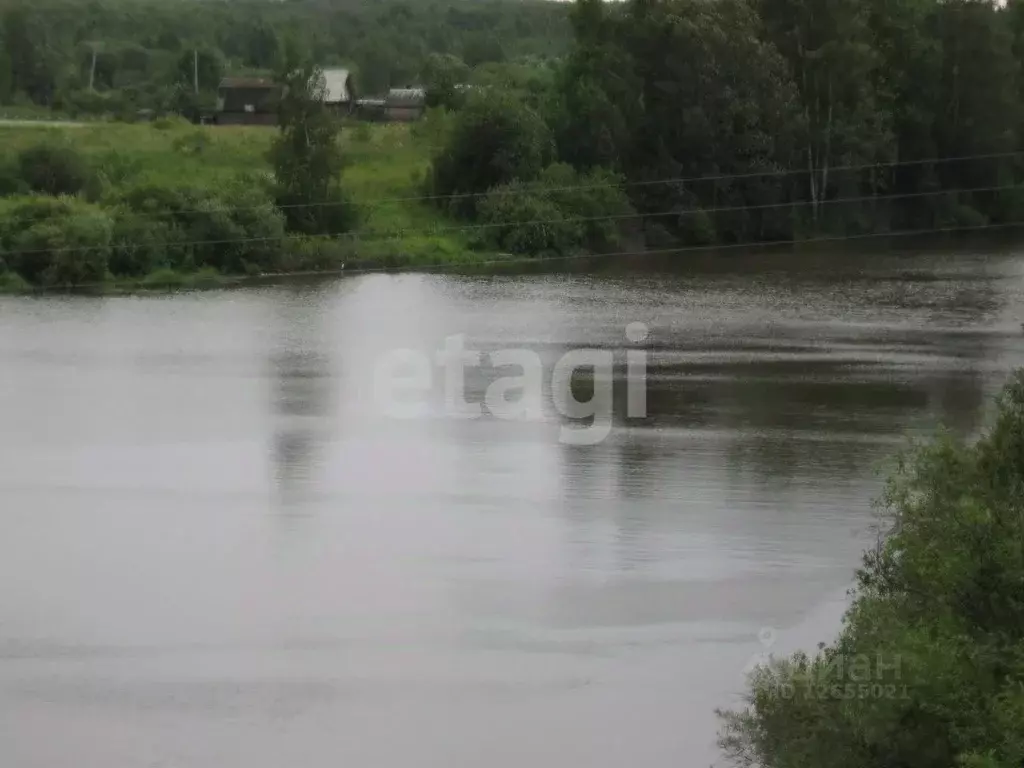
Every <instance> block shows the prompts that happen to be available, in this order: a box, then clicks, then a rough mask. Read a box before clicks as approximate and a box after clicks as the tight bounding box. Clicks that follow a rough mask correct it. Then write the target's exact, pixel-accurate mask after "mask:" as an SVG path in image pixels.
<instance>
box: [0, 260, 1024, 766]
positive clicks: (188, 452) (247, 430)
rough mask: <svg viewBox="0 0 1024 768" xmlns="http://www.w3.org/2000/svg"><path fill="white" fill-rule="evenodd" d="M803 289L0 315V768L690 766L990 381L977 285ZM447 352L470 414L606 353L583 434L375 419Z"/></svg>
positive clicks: (438, 379)
mask: <svg viewBox="0 0 1024 768" xmlns="http://www.w3.org/2000/svg"><path fill="white" fill-rule="evenodd" d="M825 267H827V268H825ZM825 267H823V266H822V263H821V262H820V261H819V262H815V261H811V260H807V259H795V260H791V261H786V260H779V259H775V258H765V259H764V260H761V261H757V260H753V259H734V260H718V261H714V262H712V261H701V260H699V259H694V260H693V262H687V267H686V268H685V269H677V270H676V271H674V272H673V273H664V274H652V273H647V274H642V275H606V276H603V277H599V276H587V275H575V276H556V275H541V276H529V277H518V278H517V277H508V276H502V277H472V278H470V277H466V278H459V277H445V276H416V275H408V276H401V277H394V276H382V275H376V276H364V277H358V278H352V279H347V280H343V281H336V282H328V283H322V284H314V285H305V286H303V285H295V286H290V287H280V288H268V289H265V290H254V291H236V292H223V293H218V292H214V293H201V294H192V295H181V296H170V297H160V298H139V299H124V298H109V299H84V298H83V299H70V298H52V299H31V300H26V299H3V300H0V396H2V397H3V398H4V403H5V405H6V406H7V408H5V418H4V422H5V423H4V426H5V431H4V433H3V435H2V436H0V466H2V467H3V468H4V470H3V474H2V475H0V530H2V535H0V709H2V711H3V712H4V717H3V718H0V760H2V762H3V763H4V764H10V765H17V766H33V765H40V766H43V765H47V766H49V765H63V764H67V763H69V762H72V761H73V762H76V763H77V762H80V763H85V764H88V765H138V764H143V763H151V762H158V763H161V764H187V765H197V766H205V765H210V766H213V765H217V766H228V767H231V766H239V767H240V768H241V767H242V766H244V768H263V767H264V766H265V767H266V768H270V767H271V766H273V767H275V768H276V767H277V766H280V765H287V764H299V763H301V764H302V765H309V766H318V765H323V766H328V765H336V764H338V763H346V762H347V763H352V764H358V765H376V766H406V765H410V764H416V765H423V766H450V765H452V764H476V763H478V762H482V761H484V760H486V761H487V762H488V763H489V764H495V763H496V764H498V765H499V766H500V765H509V766H518V765H521V764H531V763H532V764H540V765H555V764H588V765H592V766H618V765H623V764H626V763H636V764H644V765H668V764H673V765H694V766H707V765H709V764H711V763H713V762H714V761H715V760H716V755H715V753H714V750H713V746H712V744H713V738H714V729H715V722H714V717H713V714H712V712H713V709H714V707H716V706H721V705H724V704H728V703H729V702H730V701H731V700H732V697H733V696H735V694H736V693H737V692H738V691H739V690H740V687H741V684H742V670H743V668H744V666H745V664H746V663H747V662H748V661H749V659H750V658H751V656H752V654H757V653H760V652H762V651H763V650H765V649H764V648H762V647H761V645H760V643H759V641H758V639H757V638H758V631H759V630H760V629H762V628H764V627H771V628H772V629H773V631H774V633H775V634H774V635H773V637H776V638H778V644H777V646H775V649H776V650H788V649H790V648H794V647H798V646H801V645H803V646H808V645H813V643H814V642H816V641H817V640H819V639H824V638H827V637H828V635H829V634H830V633H832V632H833V631H834V630H835V627H836V622H837V620H838V616H839V614H840V613H841V610H842V604H843V603H842V600H843V594H844V590H845V588H846V587H847V586H848V584H849V580H850V575H851V571H852V568H853V567H854V566H855V564H856V562H857V558H858V556H859V552H860V550H861V548H862V547H863V546H864V544H865V543H866V542H870V541H871V540H872V536H873V533H872V526H873V525H874V523H875V520H874V517H873V513H872V510H871V507H870V501H871V499H872V497H873V496H874V495H875V494H876V493H877V492H878V489H879V487H880V481H881V480H880V474H879V471H878V470H879V469H880V468H883V467H884V466H885V462H886V460H887V457H889V456H890V455H891V454H892V452H893V451H894V450H896V449H897V448H898V447H900V445H901V444H902V442H903V440H904V437H905V436H906V435H907V434H915V433H916V434H920V433H923V432H927V431H928V430H931V429H933V428H934V426H935V425H936V424H938V423H940V422H942V423H944V424H946V425H947V426H948V427H950V428H951V429H952V430H954V431H955V432H957V433H959V434H962V435H970V434H972V433H974V432H976V431H977V430H978V429H979V427H980V426H981V425H982V423H983V419H984V414H985V412H986V407H987V404H988V400H989V398H990V397H991V395H992V394H993V393H994V392H995V391H996V389H997V388H998V386H999V385H1000V383H1001V381H1002V378H1003V376H1004V374H1005V372H1006V371H1007V370H1008V368H1009V367H1011V366H1014V365H1017V364H1019V363H1020V362H1021V360H1022V356H1021V353H1022V351H1024V344H1022V343H1021V342H1022V340H1024V337H1022V335H1021V332H1020V321H1021V319H1022V318H1024V301H1022V296H1024V294H1022V291H1021V286H1022V285H1024V280H1022V278H1024V274H1022V269H1024V268H1022V267H1020V266H1018V262H1017V261H1015V260H1013V259H1010V258H1004V257H1001V256H999V255H998V254H961V255H958V256H948V255H945V256H935V257H918V258H917V259H914V260H909V259H902V258H893V257H877V258H870V259H869V258H866V257H865V258H861V259H859V260H857V261H849V260H847V261H842V262H836V261H833V262H832V263H831V264H826V265H825ZM632 322H642V323H645V324H646V325H647V326H648V327H649V328H650V337H649V338H648V339H647V340H646V341H645V342H644V348H645V349H646V351H647V354H648V362H647V370H648V380H647V416H646V417H645V418H641V419H627V418H625V416H624V414H625V412H626V408H625V402H626V381H625V373H624V360H625V350H626V349H627V347H628V348H631V349H637V348H638V347H637V346H636V345H630V344H629V343H628V342H627V340H626V336H625V328H626V326H627V325H628V324H629V323H632ZM457 334H464V336H465V345H466V347H467V348H468V349H472V350H479V351H481V352H482V353H483V354H484V362H485V364H484V365H481V366H480V367H479V368H478V369H472V370H469V371H468V372H467V376H466V399H467V400H468V401H470V402H479V401H481V400H482V398H483V394H484V392H485V391H486V389H487V387H488V386H489V385H490V383H492V382H493V381H494V380H495V379H496V378H498V377H500V376H504V375H509V372H508V371H507V370H504V371H503V370H500V369H496V368H494V367H493V366H491V365H490V364H489V363H488V362H487V360H488V357H487V356H488V355H489V354H490V353H492V352H494V351H497V350H505V349H509V348H524V349H528V350H531V351H533V352H535V353H536V354H537V355H538V356H539V357H540V359H541V361H542V363H543V372H544V380H545V382H549V381H550V378H551V374H552V370H553V368H554V366H555V364H556V363H557V361H558V360H559V358H560V357H561V356H562V355H564V354H565V353H566V352H568V351H570V350H574V349H579V348H593V349H600V350H605V351H608V352H611V353H612V355H613V357H614V360H615V374H614V379H613V382H612V386H613V390H612V391H613V409H612V410H613V413H612V416H613V422H614V425H615V429H614V430H613V431H612V432H611V434H610V436H609V437H608V439H607V440H605V441H603V442H600V443H598V444H597V445H592V446H581V445H570V444H566V443H565V442H560V441H559V427H560V426H562V425H564V424H565V423H566V422H567V419H566V418H565V417H563V416H560V415H559V414H558V413H557V412H556V411H555V409H553V408H552V407H550V391H546V393H545V397H546V404H547V407H546V411H545V413H544V414H543V416H542V417H541V418H536V419H532V420H531V419H527V420H521V421H507V420H503V419H499V418H497V417H495V416H494V415H488V414H484V415H483V416H481V417H480V418H477V419H454V418H451V417H447V416H446V415H445V412H444V383H443V378H442V376H441V375H440V370H439V369H437V368H436V367H435V370H434V373H435V375H434V377H433V382H432V386H431V387H430V388H429V390H428V391H427V392H425V393H424V394H423V397H424V402H426V404H427V405H428V409H427V414H426V415H425V416H424V417H423V418H417V419H409V420H402V419H397V420H396V419H393V418H389V417H387V416H386V415H385V414H383V413H382V412H381V410H380V408H379V404H378V403H377V401H376V400H375V393H374V390H373V371H374V368H375V366H376V364H377V363H378V362H379V361H380V360H381V358H382V357H383V356H384V355H385V354H386V353H388V352H389V351H393V350H396V349H403V348H404V349H411V350H416V351H419V352H422V353H426V354H430V355H434V354H436V352H437V351H438V350H440V349H442V348H443V347H444V344H445V339H446V338H447V337H450V336H453V335H457ZM575 384H576V387H577V391H578V392H579V393H581V396H582V393H586V392H589V391H591V390H592V389H593V387H594V386H595V384H594V381H593V380H588V379H587V377H586V376H582V377H580V379H578V380H577V381H576V382H575ZM769 650H771V649H769Z"/></svg>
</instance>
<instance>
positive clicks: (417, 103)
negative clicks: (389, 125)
mask: <svg viewBox="0 0 1024 768" xmlns="http://www.w3.org/2000/svg"><path fill="white" fill-rule="evenodd" d="M426 109H427V91H426V89H425V88H392V89H391V90H390V91H388V95H387V96H385V97H384V117H385V119H387V120H394V121H397V122H411V121H413V120H419V119H420V118H421V117H423V113H424V112H425V111H426Z"/></svg>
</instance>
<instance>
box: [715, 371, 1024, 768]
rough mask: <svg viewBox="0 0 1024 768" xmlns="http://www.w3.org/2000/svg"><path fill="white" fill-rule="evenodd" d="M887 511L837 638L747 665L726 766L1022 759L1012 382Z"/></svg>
mask: <svg viewBox="0 0 1024 768" xmlns="http://www.w3.org/2000/svg"><path fill="white" fill-rule="evenodd" d="M885 511H886V513H887V514H886V519H887V524H888V525H889V526H891V531H890V534H889V535H888V536H887V537H886V538H884V539H882V540H881V541H880V543H879V546H878V547H877V549H875V550H873V551H871V552H869V553H868V554H867V555H866V556H865V558H864V564H863V567H862V569H861V570H860V572H859V574H858V578H857V586H856V590H855V596H854V600H853V603H852V606H851V608H850V609H849V611H848V613H847V615H846V618H845V621H844V626H843V629H842V631H841V633H840V635H839V637H838V638H837V639H836V640H835V641H834V642H832V643H830V644H828V645H824V646H822V647H821V648H820V649H819V650H818V652H817V653H815V654H813V655H810V656H808V655H806V654H797V655H795V656H792V657H790V658H783V659H777V660H774V661H773V662H771V663H770V664H769V665H766V666H763V667H761V668H760V669H758V670H757V671H756V672H755V673H754V674H753V676H752V679H751V683H750V690H749V696H748V702H747V706H745V707H744V708H742V709H739V710H736V711H732V712H727V713H724V714H723V717H724V730H723V732H722V740H721V743H722V746H723V748H724V750H725V752H726V753H727V755H728V756H729V757H730V758H732V760H733V761H734V763H735V764H737V765H739V766H765V767H766V768H767V767H769V766H790V767H791V768H819V766H822V765H829V766H840V768H842V767H844V766H850V767H851V768H854V767H856V768H861V767H862V766H875V765H900V766H915V768H946V767H947V766H954V765H959V766H968V767H969V768H1011V766H1019V765H1021V764H1022V762H1024V372H1019V373H1017V374H1016V376H1015V377H1014V378H1013V379H1012V380H1011V382H1010V383H1009V384H1008V385H1007V387H1006V388H1005V390H1004V392H1003V394H1002V399H1001V401H1000V403H999V407H998V412H997V415H996V419H995V421H994V424H993V425H992V427H991V429H990V430H989V431H988V433H987V434H986V435H985V436H983V437H982V438H981V439H980V440H978V441H977V442H976V443H974V444H964V443H961V442H957V441H955V440H953V439H952V438H951V437H942V438H941V439H939V440H937V441H936V442H934V443H932V444H930V445H925V446H923V447H921V448H920V449H919V450H917V451H916V452H915V453H913V454H912V455H910V456H908V457H907V458H906V460H905V461H903V462H901V463H900V465H899V470H898V472H897V473H896V475H895V477H894V478H893V479H892V481H891V482H890V485H889V489H888V493H887V494H886V496H885Z"/></svg>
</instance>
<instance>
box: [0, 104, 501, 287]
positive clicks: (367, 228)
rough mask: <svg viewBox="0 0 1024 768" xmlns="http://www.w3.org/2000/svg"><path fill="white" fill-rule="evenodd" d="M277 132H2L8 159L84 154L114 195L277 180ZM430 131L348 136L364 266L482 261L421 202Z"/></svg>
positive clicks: (94, 127) (138, 128) (152, 128)
mask: <svg viewBox="0 0 1024 768" xmlns="http://www.w3.org/2000/svg"><path fill="white" fill-rule="evenodd" d="M275 134H276V130H275V129H274V128H268V127H257V126H195V125H191V124H189V123H187V122H184V121H180V120H164V121H156V122H154V123H138V124H125V123H113V122H103V123H99V122H98V123H90V124H85V125H74V126H70V125H69V126H60V125H59V124H57V123H49V124H45V125H43V124H40V125H26V124H20V123H19V124H14V123H9V124H4V123H0V147H2V148H3V150H2V152H3V153H4V154H7V155H9V156H12V155H14V154H15V153H16V152H17V151H18V150H20V149H23V148H25V147H29V146H32V145H33V144H38V143H39V142H41V141H54V140H56V141H63V142H67V143H68V144H70V145H71V146H72V147H74V149H76V150H77V151H78V152H79V153H80V154H82V155H83V156H84V157H85V158H86V159H87V160H88V162H89V164H90V165H91V166H92V167H93V168H95V169H97V170H98V171H99V172H100V173H101V174H102V176H103V178H104V179H105V183H106V184H108V185H109V186H110V187H111V188H112V189H117V188H123V187H128V186H131V185H136V184H156V185H166V186H176V185H191V186H196V185H200V186H203V187H206V188H211V189H216V188H217V187H218V186H220V185H227V184H231V183H237V180H238V179H239V177H248V178H252V177H253V176H254V175H255V176H263V177H264V178H266V179H267V180H269V179H270V173H271V169H270V166H269V164H268V162H267V160H266V152H267V149H268V147H269V146H270V142H271V140H272V138H273V137H274V136H275ZM436 135H437V132H436V130H434V129H433V127H432V126H431V125H430V124H429V123H427V124H420V125H419V126H416V127H413V126H409V125H359V126H353V127H346V128H344V129H343V130H342V134H341V141H342V144H343V147H344V154H345V157H346V162H347V167H346V169H345V171H344V173H343V186H344V189H345V191H346V194H347V196H348V197H349V198H350V199H351V200H352V201H353V202H354V203H355V204H356V205H357V206H358V208H359V210H360V212H361V216H360V223H359V226H358V228H357V230H356V231H355V232H353V233H350V235H349V236H348V237H349V238H351V239H352V241H353V242H354V246H355V252H356V253H357V255H358V259H359V261H367V262H371V263H378V264H381V265H385V266H394V267H402V266H408V267H413V268H415V267H418V266H419V267H422V266H428V265H432V264H458V263H465V264H471V263H472V262H474V261H479V260H481V259H484V258H487V255H484V254H481V253H478V252H473V250H472V249H471V248H470V246H469V243H468V238H467V237H466V235H465V233H464V232H461V231H459V230H458V224H457V222H456V221H454V220H452V219H449V218H448V217H446V216H445V215H444V214H443V213H442V212H441V211H439V210H438V208H437V207H436V206H434V205H433V204H432V203H431V202H430V201H426V200H415V199H411V198H417V197H422V196H423V194H424V191H423V179H424V178H425V176H426V173H427V171H428V169H429V165H430V154H431V147H432V146H433V144H432V142H433V138H432V136H436Z"/></svg>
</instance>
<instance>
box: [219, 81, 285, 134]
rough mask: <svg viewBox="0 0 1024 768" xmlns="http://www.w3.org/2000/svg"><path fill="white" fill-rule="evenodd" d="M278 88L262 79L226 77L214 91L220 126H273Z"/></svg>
mask: <svg viewBox="0 0 1024 768" xmlns="http://www.w3.org/2000/svg"><path fill="white" fill-rule="evenodd" d="M280 98H281V86H280V85H278V84H277V83H275V82H274V81H273V80H270V79H268V78H265V77H225V78H224V79H222V80H221V81H220V86H219V87H218V88H217V115H216V118H215V119H216V122H217V123H218V124H219V125H276V124H277V105H278V101H280Z"/></svg>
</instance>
